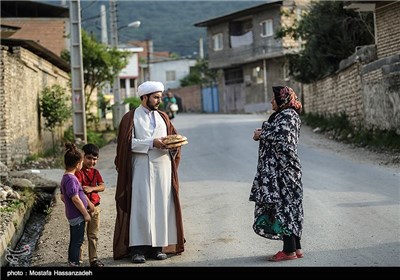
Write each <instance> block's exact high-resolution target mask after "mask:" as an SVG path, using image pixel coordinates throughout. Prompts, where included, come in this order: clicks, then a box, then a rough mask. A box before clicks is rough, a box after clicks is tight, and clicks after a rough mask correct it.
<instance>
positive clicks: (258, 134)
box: [253, 128, 261, 141]
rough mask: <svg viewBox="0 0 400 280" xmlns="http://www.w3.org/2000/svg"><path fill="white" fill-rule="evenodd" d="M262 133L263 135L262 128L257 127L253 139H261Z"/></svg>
mask: <svg viewBox="0 0 400 280" xmlns="http://www.w3.org/2000/svg"><path fill="white" fill-rule="evenodd" d="M260 135H261V128H257V129H256V130H254V135H253V140H254V141H258V140H260Z"/></svg>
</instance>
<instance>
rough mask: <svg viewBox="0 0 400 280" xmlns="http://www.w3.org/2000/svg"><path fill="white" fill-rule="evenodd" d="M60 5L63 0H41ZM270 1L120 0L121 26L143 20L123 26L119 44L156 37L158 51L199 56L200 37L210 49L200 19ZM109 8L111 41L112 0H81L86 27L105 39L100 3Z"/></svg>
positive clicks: (84, 26)
mask: <svg viewBox="0 0 400 280" xmlns="http://www.w3.org/2000/svg"><path fill="white" fill-rule="evenodd" d="M40 2H46V3H49V2H50V3H51V4H56V5H60V4H61V1H40ZM265 2H267V1H193V0H192V1H136V0H125V1H118V2H117V4H118V6H117V7H118V8H117V11H118V12H117V14H118V27H122V26H126V25H127V24H128V23H130V22H133V21H137V20H139V21H140V22H141V25H140V27H139V28H122V29H121V30H120V31H119V32H118V40H119V43H126V42H128V41H144V40H146V39H151V40H153V47H154V51H169V52H174V53H177V54H179V55H180V56H187V57H194V58H195V57H197V54H198V53H199V38H200V37H202V38H203V42H204V43H203V44H204V45H203V46H204V51H206V50H207V48H206V45H205V44H206V28H204V27H195V26H194V24H195V23H197V22H201V21H205V20H209V19H211V18H215V17H219V16H223V15H226V14H230V13H233V12H236V11H239V10H242V9H246V8H249V7H253V6H257V5H260V4H262V3H265ZM101 5H105V6H106V10H107V23H108V27H107V28H108V40H109V41H110V35H109V34H110V32H109V31H110V25H109V19H110V13H109V11H110V10H109V1H99V0H97V1H84V0H81V10H82V14H81V15H82V28H83V29H85V30H86V31H88V32H89V33H91V34H93V35H94V36H95V37H96V38H97V39H98V40H99V41H100V39H101V35H100V34H101V24H100V22H101V21H100V6H101Z"/></svg>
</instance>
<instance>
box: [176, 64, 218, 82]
mask: <svg viewBox="0 0 400 280" xmlns="http://www.w3.org/2000/svg"><path fill="white" fill-rule="evenodd" d="M215 79H216V72H215V71H214V70H210V69H208V61H207V60H205V59H198V60H197V62H196V65H195V66H193V67H192V68H191V69H190V73H189V75H187V76H186V77H184V78H183V79H182V80H180V83H181V87H186V86H190V85H205V84H210V83H212V82H215Z"/></svg>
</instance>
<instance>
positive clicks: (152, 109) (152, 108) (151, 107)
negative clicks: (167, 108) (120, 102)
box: [146, 100, 158, 111]
mask: <svg viewBox="0 0 400 280" xmlns="http://www.w3.org/2000/svg"><path fill="white" fill-rule="evenodd" d="M146 106H147V107H148V108H149V109H150V111H155V110H157V108H158V104H157V105H151V104H150V101H149V100H147V102H146Z"/></svg>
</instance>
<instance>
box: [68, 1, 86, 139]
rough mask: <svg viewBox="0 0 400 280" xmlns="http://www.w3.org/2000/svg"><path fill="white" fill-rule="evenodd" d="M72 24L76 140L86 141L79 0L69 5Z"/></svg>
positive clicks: (72, 74) (73, 105) (72, 77)
mask: <svg viewBox="0 0 400 280" xmlns="http://www.w3.org/2000/svg"><path fill="white" fill-rule="evenodd" d="M69 20H70V24H71V36H70V37H71V79H72V108H73V113H74V115H73V130H74V137H75V142H77V141H79V140H78V139H80V140H81V141H83V142H84V143H86V141H87V138H86V111H85V94H84V84H83V61H82V34H81V7H80V1H79V0H71V1H70V6H69Z"/></svg>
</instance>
